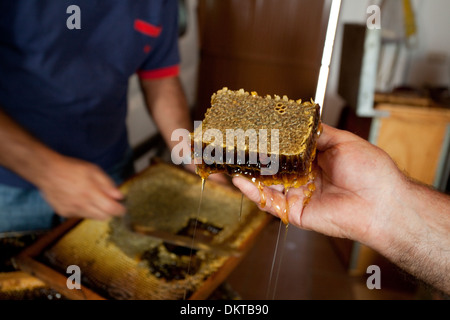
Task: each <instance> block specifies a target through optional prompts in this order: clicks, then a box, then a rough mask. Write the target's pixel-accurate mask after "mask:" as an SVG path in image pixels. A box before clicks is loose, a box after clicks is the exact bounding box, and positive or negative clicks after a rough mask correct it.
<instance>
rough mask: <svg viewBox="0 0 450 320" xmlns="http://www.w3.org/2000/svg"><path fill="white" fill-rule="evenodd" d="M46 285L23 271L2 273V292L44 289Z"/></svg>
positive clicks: (0, 289) (0, 290) (0, 285)
mask: <svg viewBox="0 0 450 320" xmlns="http://www.w3.org/2000/svg"><path fill="white" fill-rule="evenodd" d="M44 286H46V283H45V282H43V281H41V280H40V279H38V278H36V277H33V276H31V275H30V274H28V273H26V272H23V271H13V272H3V273H0V292H6V291H16V290H27V289H28V290H29V289H33V288H36V287H44Z"/></svg>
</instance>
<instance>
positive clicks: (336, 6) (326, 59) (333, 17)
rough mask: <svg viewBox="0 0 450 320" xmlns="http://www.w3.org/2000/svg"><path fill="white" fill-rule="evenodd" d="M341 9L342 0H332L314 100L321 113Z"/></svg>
mask: <svg viewBox="0 0 450 320" xmlns="http://www.w3.org/2000/svg"><path fill="white" fill-rule="evenodd" d="M340 10H341V0H332V3H331V9H330V16H329V18H328V26H327V33H326V36H325V45H324V48H323V53H322V62H321V66H320V71H319V80H318V81H317V88H316V97H315V98H314V101H315V102H316V103H317V104H319V106H320V113H321V114H322V109H323V101H324V99H325V90H326V87H327V82H328V74H329V72H330V63H331V56H332V53H333V45H334V39H335V36H336V29H337V22H338V19H339V11H340Z"/></svg>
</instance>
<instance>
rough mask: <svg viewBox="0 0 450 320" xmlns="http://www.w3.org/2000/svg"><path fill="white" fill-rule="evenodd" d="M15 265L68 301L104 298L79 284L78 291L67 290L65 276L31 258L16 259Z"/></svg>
mask: <svg viewBox="0 0 450 320" xmlns="http://www.w3.org/2000/svg"><path fill="white" fill-rule="evenodd" d="M17 263H18V265H19V267H20V269H21V270H23V271H25V272H28V273H29V274H31V275H32V276H38V277H39V279H41V280H42V281H44V282H45V283H47V284H48V285H49V286H50V287H52V288H53V289H55V290H56V291H58V292H60V293H62V294H63V295H64V296H66V297H67V298H69V299H73V300H105V298H103V297H101V296H100V295H98V294H96V293H95V292H93V291H92V290H90V289H88V288H86V287H85V286H83V285H81V284H80V289H69V288H68V287H67V276H64V275H62V274H61V273H59V272H57V271H55V270H53V269H51V268H49V267H47V266H46V265H44V264H42V263H40V262H38V261H36V260H34V259H33V258H31V257H27V256H21V257H19V258H18V260H17Z"/></svg>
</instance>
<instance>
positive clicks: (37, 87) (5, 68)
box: [0, 0, 179, 188]
mask: <svg viewBox="0 0 450 320" xmlns="http://www.w3.org/2000/svg"><path fill="white" fill-rule="evenodd" d="M71 5H76V6H78V8H79V10H68V7H69V6H71ZM78 18H79V19H78ZM69 26H70V27H71V28H69ZM77 26H78V27H80V29H77V28H76V27H77ZM178 64H179V52H178V2H177V0H133V1H124V0H97V1H94V0H69V1H66V0H11V1H0V108H1V109H2V110H3V111H4V112H5V113H7V114H8V115H9V116H11V117H12V118H13V119H14V120H15V121H16V122H18V123H19V124H20V125H21V126H22V127H23V128H25V129H26V130H28V131H29V132H30V133H31V134H32V135H34V136H35V137H36V138H38V139H39V140H40V141H42V142H43V143H44V144H46V145H47V146H49V147H50V148H52V149H54V150H56V151H58V152H60V153H62V154H64V155H67V156H71V157H76V158H79V159H84V160H87V161H89V162H93V163H96V164H97V165H99V166H100V167H102V168H103V169H105V170H108V168H111V167H112V166H113V165H114V164H115V163H116V162H118V161H120V159H121V157H122V156H123V155H124V153H125V152H126V150H127V149H128V136H127V130H126V113H127V89H128V80H129V77H130V76H131V75H133V74H134V73H136V72H137V73H138V75H139V76H140V77H141V78H144V79H155V78H161V77H168V76H176V75H178ZM0 143H1V141H0ZM0 184H6V185H10V186H15V187H22V188H31V187H33V186H32V185H31V184H30V183H29V182H27V181H25V180H24V179H22V178H21V177H19V176H17V175H16V174H15V173H13V172H11V171H10V170H8V169H6V168H4V167H1V166H0Z"/></svg>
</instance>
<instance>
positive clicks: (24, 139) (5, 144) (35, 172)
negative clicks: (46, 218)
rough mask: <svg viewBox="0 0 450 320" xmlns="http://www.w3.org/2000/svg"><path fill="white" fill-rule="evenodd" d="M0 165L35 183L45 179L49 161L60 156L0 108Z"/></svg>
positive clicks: (55, 159)
mask: <svg viewBox="0 0 450 320" xmlns="http://www.w3.org/2000/svg"><path fill="white" fill-rule="evenodd" d="M0 141H2V143H1V144H0V165H2V166H4V167H6V168H8V169H10V170H11V171H14V172H15V173H17V174H18V175H20V176H22V177H23V178H24V179H26V180H28V181H30V182H31V183H33V184H35V185H40V184H42V183H43V181H45V180H46V174H47V173H48V170H47V169H48V167H49V164H50V163H53V162H55V161H57V159H58V158H59V157H60V156H59V155H58V153H56V152H54V151H53V150H51V149H50V148H48V147H47V146H45V145H44V144H43V143H41V142H40V141H38V140H37V139H36V138H34V137H33V136H32V135H31V134H29V133H28V132H27V131H26V130H25V129H23V128H22V127H21V126H20V125H18V124H17V123H16V122H15V121H14V120H13V119H11V118H10V117H9V116H8V115H7V114H6V113H4V111H3V110H1V109H0Z"/></svg>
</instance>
